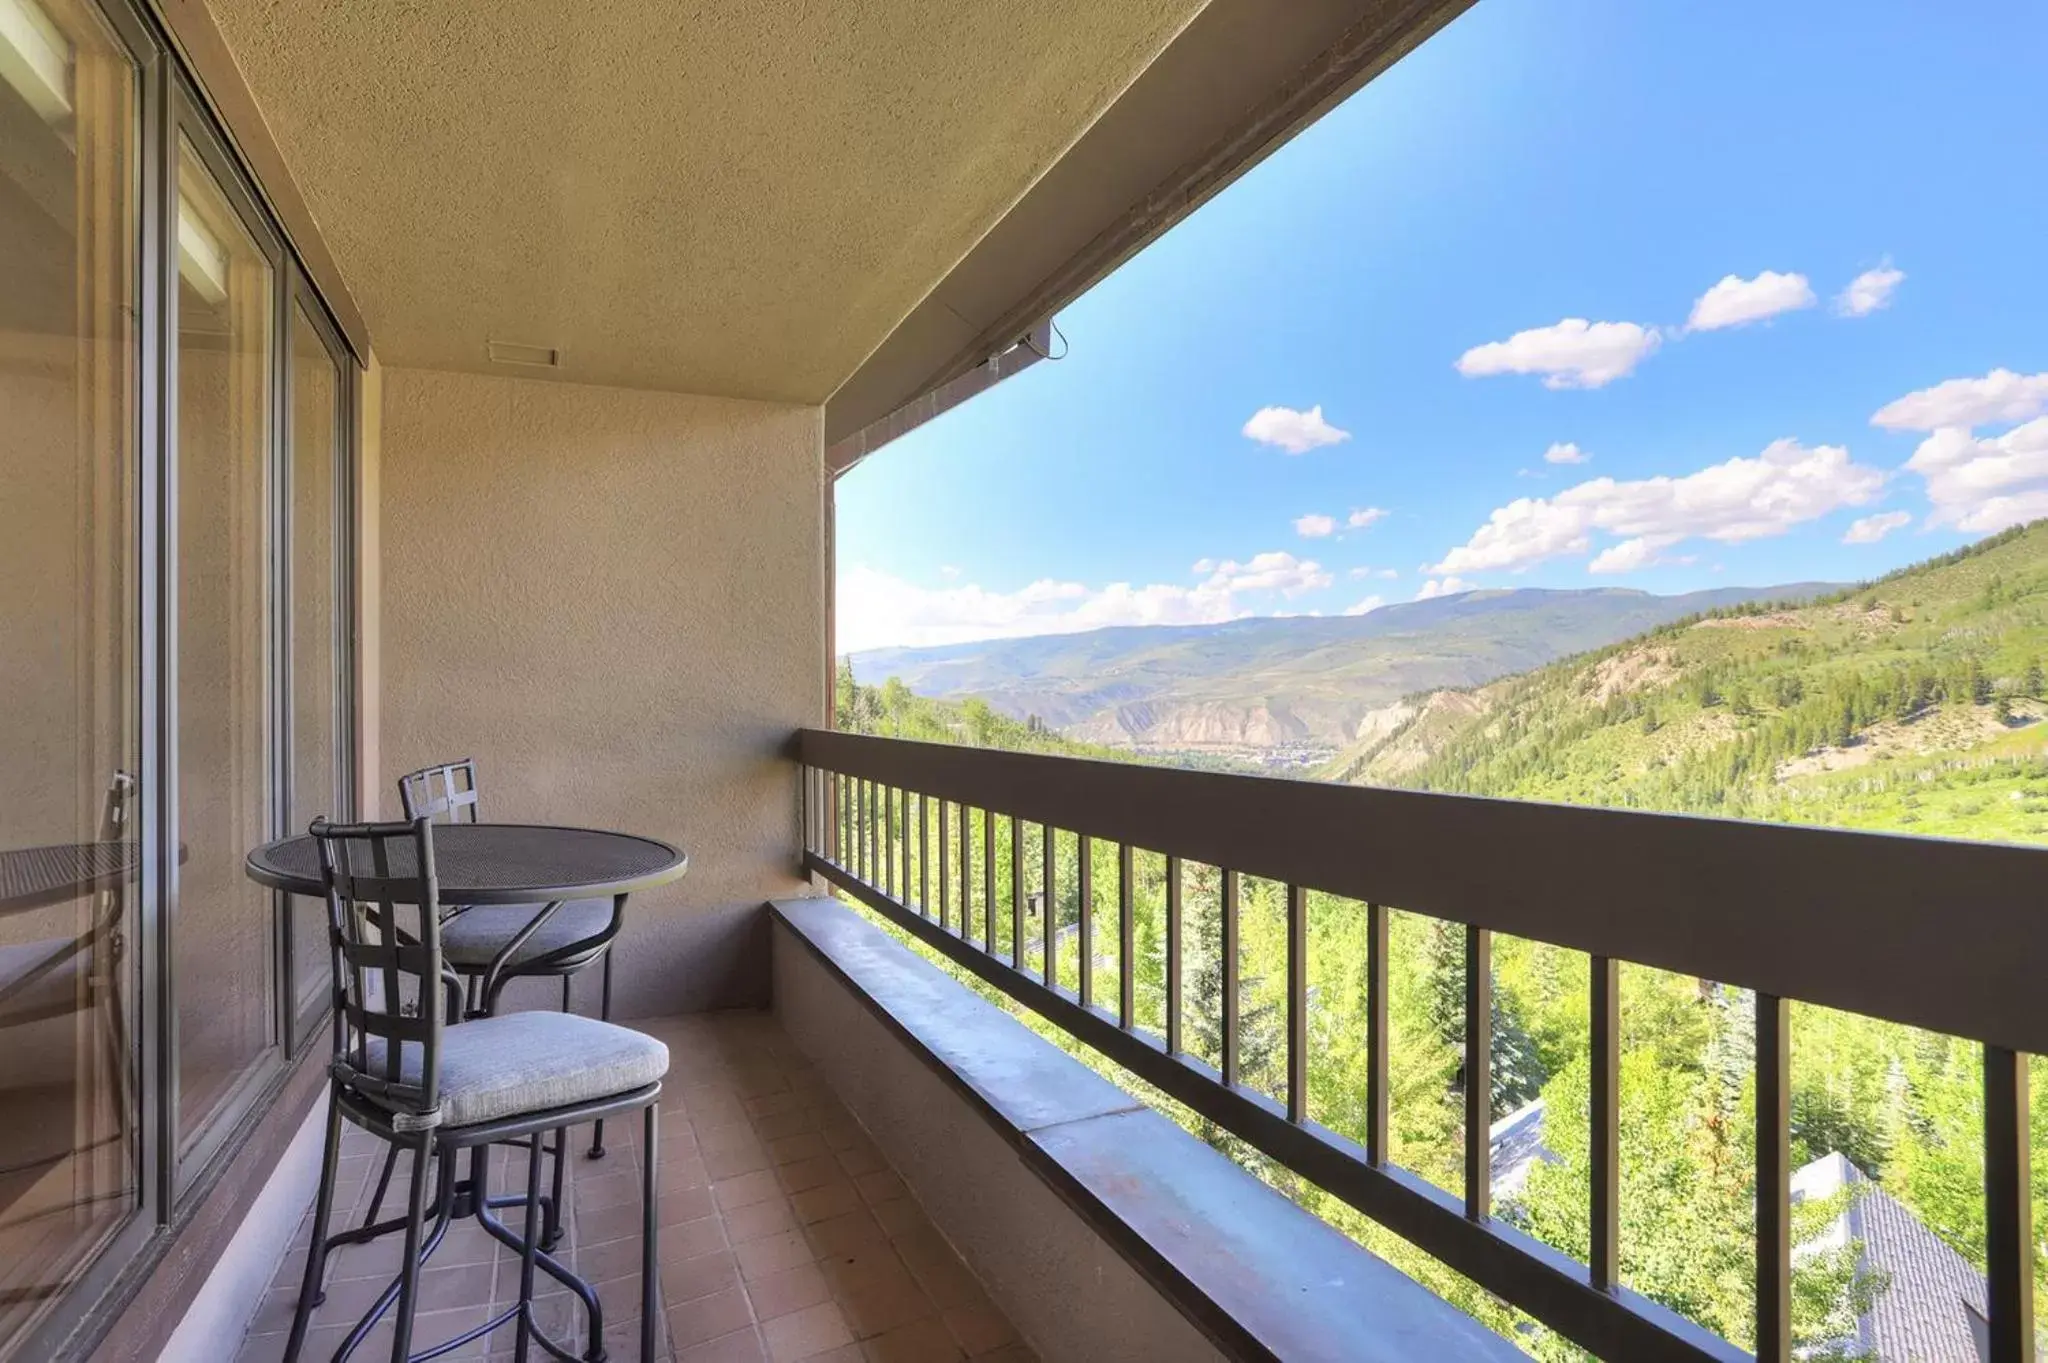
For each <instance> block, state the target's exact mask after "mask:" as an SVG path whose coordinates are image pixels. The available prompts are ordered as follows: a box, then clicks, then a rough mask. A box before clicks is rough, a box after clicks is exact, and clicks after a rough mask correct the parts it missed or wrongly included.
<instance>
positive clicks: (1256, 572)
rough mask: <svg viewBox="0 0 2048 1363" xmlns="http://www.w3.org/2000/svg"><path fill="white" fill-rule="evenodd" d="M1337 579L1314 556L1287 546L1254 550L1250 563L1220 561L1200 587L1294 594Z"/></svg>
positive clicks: (1318, 588) (1232, 560)
mask: <svg viewBox="0 0 2048 1363" xmlns="http://www.w3.org/2000/svg"><path fill="white" fill-rule="evenodd" d="M1335 580H1336V579H1335V578H1333V577H1331V576H1330V574H1328V573H1326V572H1324V571H1323V566H1322V565H1321V564H1320V563H1317V562H1316V561H1315V560H1314V559H1301V558H1296V557H1295V556H1294V555H1292V554H1290V553H1287V552H1285V551H1284V550H1276V551H1274V552H1272V553H1265V554H1254V555H1252V557H1251V560H1250V561H1249V562H1247V563H1239V562H1237V561H1236V560H1235V559H1225V560H1223V562H1221V563H1219V564H1217V565H1216V571H1215V573H1213V574H1212V575H1211V576H1210V577H1209V580H1208V581H1207V582H1204V583H1203V584H1202V587H1201V588H1197V590H1202V589H1211V590H1218V591H1223V592H1279V593H1280V594H1281V595H1282V596H1286V597H1290V598H1291V597H1296V596H1300V595H1301V594H1302V593H1303V592H1312V591H1319V590H1321V589H1322V588H1324V587H1327V586H1329V585H1330V584H1331V583H1332V582H1333V581H1335Z"/></svg>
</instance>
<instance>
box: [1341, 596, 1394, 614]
mask: <svg viewBox="0 0 2048 1363" xmlns="http://www.w3.org/2000/svg"><path fill="white" fill-rule="evenodd" d="M1386 604H1387V599H1386V598H1385V597H1384V596H1368V597H1367V598H1365V600H1363V601H1361V602H1359V603H1358V604H1357V605H1355V606H1346V607H1345V608H1344V613H1345V614H1346V615H1370V614H1372V613H1373V612H1374V611H1376V610H1378V609H1379V608H1380V607H1381V606H1384V605H1386Z"/></svg>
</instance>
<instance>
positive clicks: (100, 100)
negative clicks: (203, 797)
mask: <svg viewBox="0 0 2048 1363" xmlns="http://www.w3.org/2000/svg"><path fill="white" fill-rule="evenodd" d="M0 24H4V25H5V32H6V33H7V35H8V39H7V46H8V53H7V56H8V60H6V61H4V62H0V270H4V272H5V274H4V280H5V282H4V286H0V489H4V490H5V491H4V495H0V1356H4V1355H6V1354H7V1353H8V1351H9V1345H10V1341H18V1340H19V1339H21V1338H22V1337H23V1336H24V1335H25V1333H26V1332H27V1331H28V1330H29V1329H30V1328H31V1327H32V1326H33V1325H35V1324H36V1322H37V1321H38V1320H39V1319H40V1318H41V1317H42V1316H43V1315H44V1314H46V1313H47V1312H48V1311H49V1310H50V1309H51V1308H52V1307H53V1306H54V1305H55V1304H56V1303H58V1302H59V1301H61V1299H62V1298H63V1296H64V1294H65V1292H66V1291H67V1289H68V1288H69V1287H70V1286H71V1285H72V1284H73V1282H74V1281H75V1280H76V1279H77V1277H78V1275H79V1273H80V1271H81V1269H82V1268H83V1267H84V1266H85V1265H86V1264H87V1263H88V1262H89V1261H90V1260H91V1259H92V1257H93V1255H94V1253H95V1251H97V1250H98V1249H99V1248H100V1247H101V1246H102V1245H104V1244H105V1243H106V1241H107V1240H108V1238H109V1237H110V1236H112V1235H113V1234H114V1233H115V1232H116V1231H117V1230H118V1229H119V1228H120V1227H121V1225H122V1224H123V1223H124V1221H125V1220H126V1219H127V1218H128V1217H129V1216H130V1214H131V1213H132V1212H133V1211H134V1209H135V1206H136V1201H137V1180H136V1174H137V1163H138V1154H139V1145H138V1141H137V1129H138V1128H137V1105H136V1095H135V1057H136V1050H135V1046H134V1032H133V1030H132V1028H131V1025H130V1023H131V1019H130V1017H129V1012H130V1009H131V1008H132V1006H133V1003H134V998H133V990H132V988H131V980H132V979H133V974H132V969H131V968H130V964H131V963H130V960H129V948H130V944H131V943H132V942H133V941H134V939H135V924H136V921H137V919H136V894H135V889H136V872H137V867H138V864H139V859H138V856H137V853H136V847H135V843H134V841H133V819H134V815H135V812H136V811H135V804H136V800H135V797H136V783H135V773H136V771H137V770H138V746H139V737H138V725H137V717H138V694H137V676H138V672H137V668H138V656H137V649H136V610H137V604H138V601H137V588H138V582H137V553H136V533H135V532H136V526H137V523H138V516H139V512H138V490H137V460H136V452H137V451H136V445H137V442H136V438H135V436H136V411H137V397H136V392H137V388H136V383H137V367H138V366H137V355H138V348H137V338H138V331H137V328H136V325H135V317H136V306H137V302H138V296H137V272H136V261H137V243H138V241H139V233H140V216H139V196H138V194H137V192H136V186H137V167H138V164H139V161H138V135H137V134H138V124H137V117H136V114H137V109H138V105H139V93H140V84H139V69H138V66H137V64H136V63H135V61H134V60H133V59H132V58H131V56H130V55H129V53H128V51H127V50H126V49H125V48H124V46H123V44H122V43H121V41H120V40H119V38H118V37H117V36H116V34H115V33H114V31H113V30H111V29H110V28H109V26H108V25H107V24H106V23H105V21H103V20H102V19H101V18H100V16H99V15H98V13H97V12H96V11H95V10H93V9H92V8H91V6H90V5H88V4H78V3H65V0H40V3H38V4H36V5H35V6H32V7H31V6H29V5H28V4H27V3H26V0H0Z"/></svg>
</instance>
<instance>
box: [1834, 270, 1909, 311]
mask: <svg viewBox="0 0 2048 1363" xmlns="http://www.w3.org/2000/svg"><path fill="white" fill-rule="evenodd" d="M1905 282H1906V272H1905V271H1904V270H1895V269H1893V268H1892V263H1891V262H1890V261H1889V260H1887V261H1885V262H1884V263H1883V264H1882V265H1879V266H1878V267H1877V268H1876V269H1874V270H1865V271H1864V272H1863V273H1862V274H1860V275H1857V276H1856V277H1855V278H1854V279H1852V280H1850V281H1849V286H1848V287H1847V288H1845V289H1843V290H1842V291H1841V292H1840V293H1838V294H1836V295H1835V311H1836V312H1837V313H1839V314H1840V315H1842V316H1843V317H1868V316H1870V314H1871V313H1873V312H1876V311H1877V310H1878V309H1879V308H1882V307H1887V306H1889V305H1890V304H1891V301H1892V291H1893V290H1894V289H1897V288H1898V287H1899V285H1901V284H1903V283H1905Z"/></svg>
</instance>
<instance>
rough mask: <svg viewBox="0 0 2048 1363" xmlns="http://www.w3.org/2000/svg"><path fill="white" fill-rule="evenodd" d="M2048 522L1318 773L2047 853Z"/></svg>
mask: <svg viewBox="0 0 2048 1363" xmlns="http://www.w3.org/2000/svg"><path fill="white" fill-rule="evenodd" d="M2044 659H2048V523H2038V524H2036V525H2033V526H2028V527H2023V528H2020V529H2016V530H2013V531H2009V532H2007V533H2005V534H2002V535H1998V536H1996V537H1994V538H1992V539H1989V540H1986V541H1984V542H1982V543H1980V544H1978V545H1976V546H1973V547H1971V548H1969V549H1966V550H1963V551H1961V552H1958V553H1955V554H1951V555H1948V556H1946V557H1943V558H1939V559H1935V560H1932V561H1930V562H1928V563H1924V564H1921V565H1918V566H1915V567H1913V568H1909V569H1906V570H1904V571H1901V572H1898V573H1894V574H1892V575H1891V576H1890V577H1887V578H1884V579H1882V580H1880V581H1878V582H1875V583H1872V584H1870V585H1868V586H1866V587H1861V588H1857V589H1855V590H1852V591H1848V592H1843V593H1839V594H1836V595H1833V596H1829V597H1824V598H1821V599H1819V600H1815V601H1812V602H1809V603H1806V604H1803V605H1790V606H1773V605H1769V604H1764V603H1756V604H1746V605H1742V606H1737V607H1733V608H1729V609H1725V610H1719V611H1714V612H1711V613H1708V614H1705V615H1702V616H1698V617H1695V618H1692V619H1688V620H1682V621H1678V622H1675V623H1673V624H1670V625H1666V626H1662V627H1659V628H1657V629H1654V630H1652V631H1650V632H1648V633H1647V634H1643V635H1639V636H1637V637H1636V638H1634V639H1631V640H1629V641H1627V642H1625V643H1621V644H1616V645H1614V646H1612V647H1609V648H1603V649H1599V650H1597V651H1595V652H1591V653H1586V654H1581V655H1579V656H1578V657H1574V658H1570V659H1566V660H1564V661H1562V662H1558V663H1554V664H1551V665H1549V666H1547V667H1543V668H1540V669H1538V670H1536V671H1533V672H1529V673H1525V674H1523V675H1521V676H1519V677H1514V678H1510V679H1508V680H1505V681H1501V682H1497V683H1495V684H1493V685H1491V686H1487V687H1483V688H1479V689H1477V690H1473V691H1469V692H1458V693H1448V694H1438V695H1433V696H1429V697H1418V698H1412V699H1411V701H1410V703H1409V704H1410V707H1411V708H1412V709H1413V710H1414V712H1415V713H1414V714H1413V715H1412V717H1409V718H1407V719H1405V720H1404V722H1403V723H1401V724H1400V725H1398V726H1396V727H1394V728H1393V729H1391V730H1390V731H1389V732H1387V733H1386V734H1384V735H1380V736H1377V737H1375V738H1374V739H1373V740H1372V741H1371V742H1368V743H1365V744H1362V745H1359V746H1358V747H1355V748H1353V749H1352V750H1351V751H1349V752H1347V753H1346V754H1345V755H1344V756H1342V757H1341V758H1340V759H1339V760H1338V762H1337V763H1335V764H1333V766H1332V768H1331V769H1329V770H1328V771H1327V772H1326V773H1325V774H1327V775H1330V776H1333V777H1336V778H1337V779H1343V780H1349V781H1356V782H1362V783H1367V784H1388V785H1400V786H1405V787H1410V788H1414V789H1420V790H1439V791H1457V792H1466V793H1472V794H1483V795H1497V796H1512V797H1517V798H1525V799H1539V800H1557V801H1564V802H1568V803H1573V804H1605V805H1619V806H1625V807H1631V808H1641V809H1655V810H1665V811H1675V812H1697V813H1714V814H1726V815H1732V816H1736V817H1743V818H1762V819H1774V820H1787V821H1796V822H1805V823H1828V824H1839V825H1846V826H1850V827H1861V828H1884V829H1892V830H1907V831H1913V832H1921V833H1938V834H1946V835H1953V836H1964V837H1978V838H2006V839H2039V838H2048V761H2044V760H2043V737H2044V735H2048V730H2043V729H2040V728H2039V727H2038V725H2039V721H2040V720H2041V719H2042V718H2043V717H2044V716H2048V704H2044V703H2043V691H2044V686H2043V670H2042V669H2043V660H2044Z"/></svg>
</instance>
